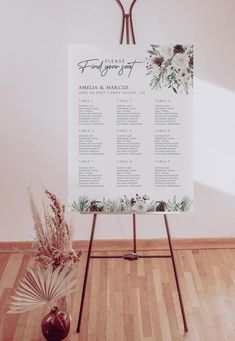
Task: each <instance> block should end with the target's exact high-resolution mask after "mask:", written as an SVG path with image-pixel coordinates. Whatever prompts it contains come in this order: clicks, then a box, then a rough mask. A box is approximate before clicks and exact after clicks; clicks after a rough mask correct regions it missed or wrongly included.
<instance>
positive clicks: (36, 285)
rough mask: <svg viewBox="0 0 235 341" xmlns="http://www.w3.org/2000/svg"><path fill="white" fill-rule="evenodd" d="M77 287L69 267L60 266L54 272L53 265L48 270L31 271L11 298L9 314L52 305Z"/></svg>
mask: <svg viewBox="0 0 235 341" xmlns="http://www.w3.org/2000/svg"><path fill="white" fill-rule="evenodd" d="M75 285H76V278H75V276H74V271H71V268H70V267H69V266H58V267H57V268H56V269H55V270H54V271H53V267H52V265H49V266H48V267H47V268H46V269H43V268H39V269H38V270H33V269H30V270H28V271H27V272H26V274H25V276H24V278H23V279H22V280H21V281H20V282H19V284H18V286H17V288H16V290H15V295H14V296H12V297H11V298H12V301H11V302H10V305H9V311H8V313H23V312H25V311H29V310H32V309H35V308H37V307H40V306H41V305H43V304H44V303H49V304H50V303H51V302H52V301H54V300H56V299H58V298H60V297H63V296H65V295H66V294H68V293H70V292H72V291H74V290H76V288H75Z"/></svg>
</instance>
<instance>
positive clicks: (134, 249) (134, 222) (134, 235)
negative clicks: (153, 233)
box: [133, 214, 136, 253]
mask: <svg viewBox="0 0 235 341" xmlns="http://www.w3.org/2000/svg"><path fill="white" fill-rule="evenodd" d="M133 252H134V253H136V217H135V214H133Z"/></svg>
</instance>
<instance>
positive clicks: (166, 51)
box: [161, 45, 174, 59]
mask: <svg viewBox="0 0 235 341" xmlns="http://www.w3.org/2000/svg"><path fill="white" fill-rule="evenodd" d="M161 53H162V56H163V57H164V59H170V58H172V57H173V54H174V46H173V45H170V46H162V51H161Z"/></svg>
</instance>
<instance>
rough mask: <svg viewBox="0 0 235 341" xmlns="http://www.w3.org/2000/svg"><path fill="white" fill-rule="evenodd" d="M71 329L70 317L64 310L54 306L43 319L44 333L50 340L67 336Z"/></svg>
mask: <svg viewBox="0 0 235 341" xmlns="http://www.w3.org/2000/svg"><path fill="white" fill-rule="evenodd" d="M69 329H70V317H69V314H68V313H66V312H65V311H64V310H62V309H60V308H58V307H53V308H52V309H51V312H50V313H49V314H47V315H46V316H45V317H44V318H43V320H42V334H43V336H44V337H45V338H46V340H48V341H60V340H63V339H65V338H66V336H67V335H68V333H69Z"/></svg>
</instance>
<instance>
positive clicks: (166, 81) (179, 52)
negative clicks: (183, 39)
mask: <svg viewBox="0 0 235 341" xmlns="http://www.w3.org/2000/svg"><path fill="white" fill-rule="evenodd" d="M147 53H148V56H147V59H146V68H147V76H150V77H151V81H150V87H151V88H152V89H155V90H158V89H161V88H163V87H167V88H169V89H172V90H173V91H174V92H175V93H176V94H183V93H186V94H189V92H190V90H191V89H192V88H193V46H192V45H180V44H176V45H168V46H160V45H151V48H150V49H149V50H148V51H147Z"/></svg>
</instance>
